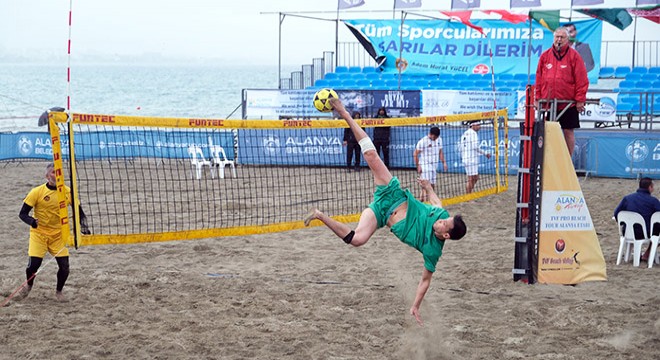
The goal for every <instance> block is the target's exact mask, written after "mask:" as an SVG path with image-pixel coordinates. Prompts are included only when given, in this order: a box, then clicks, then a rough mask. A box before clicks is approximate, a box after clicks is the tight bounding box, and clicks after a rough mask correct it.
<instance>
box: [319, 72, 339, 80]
mask: <svg viewBox="0 0 660 360" xmlns="http://www.w3.org/2000/svg"><path fill="white" fill-rule="evenodd" d="M323 78H324V79H326V80H331V79H339V75H337V73H327V74H325V76H323Z"/></svg>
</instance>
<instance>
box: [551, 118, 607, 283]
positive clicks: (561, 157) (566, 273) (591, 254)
mask: <svg viewBox="0 0 660 360" xmlns="http://www.w3.org/2000/svg"><path fill="white" fill-rule="evenodd" d="M543 142H544V150H543V167H544V171H543V181H542V189H543V191H542V196H541V219H540V221H541V227H540V235H539V245H538V281H539V282H540V283H553V284H577V283H580V282H583V281H598V280H607V276H606V271H605V259H604V258H603V253H602V251H601V249H600V243H599V242H598V237H597V235H596V230H595V229H594V226H593V222H592V220H591V215H590V214H589V208H588V207H587V202H586V200H585V199H584V195H583V194H582V189H581V188H580V184H579V182H578V180H577V176H576V175H575V170H574V169H573V164H572V163H571V159H570V157H569V155H568V150H567V149H566V143H565V141H564V136H563V133H562V130H561V129H560V127H559V124H558V123H551V122H547V123H545V138H544V140H543ZM546 167H547V169H546ZM545 170H551V171H545Z"/></svg>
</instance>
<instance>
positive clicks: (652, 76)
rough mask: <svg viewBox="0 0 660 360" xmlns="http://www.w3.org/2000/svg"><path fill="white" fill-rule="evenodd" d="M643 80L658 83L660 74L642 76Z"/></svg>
mask: <svg viewBox="0 0 660 360" xmlns="http://www.w3.org/2000/svg"><path fill="white" fill-rule="evenodd" d="M642 80H647V81H656V80H660V74H651V73H648V74H644V75H642Z"/></svg>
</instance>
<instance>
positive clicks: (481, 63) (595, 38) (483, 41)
mask: <svg viewBox="0 0 660 360" xmlns="http://www.w3.org/2000/svg"><path fill="white" fill-rule="evenodd" d="M471 21H472V23H473V24H474V25H476V26H480V27H483V29H484V32H485V34H486V36H487V37H484V36H483V35H482V34H481V33H479V32H478V31H477V30H474V29H472V28H469V27H467V26H465V25H463V24H462V23H460V22H451V21H448V20H406V21H405V22H404V24H403V26H402V25H401V21H400V20H368V19H364V20H346V21H345V23H346V24H347V25H348V26H349V27H350V28H353V29H354V30H355V31H354V34H358V36H363V37H365V40H366V42H367V43H370V44H371V45H372V46H373V49H374V51H375V53H376V57H384V59H385V62H384V63H383V64H382V65H381V66H382V68H383V71H384V72H392V73H394V72H398V71H399V70H398V69H397V66H396V65H397V63H398V64H399V68H401V70H402V71H403V72H404V73H408V74H439V73H442V74H458V73H464V74H473V73H476V74H486V73H490V67H491V66H490V58H489V54H490V48H489V47H492V53H493V66H494V68H495V73H496V74H505V73H511V74H522V73H525V74H526V73H527V70H528V60H527V57H528V51H531V57H532V59H531V60H532V61H531V64H532V68H531V72H532V73H535V72H536V64H537V63H538V59H539V57H540V56H541V53H542V52H543V51H544V50H546V49H548V48H550V46H551V45H552V41H553V34H552V32H551V31H550V30H548V29H546V28H545V27H543V26H541V25H540V24H538V23H537V22H532V27H531V31H530V26H529V23H528V22H525V23H520V24H512V23H509V22H507V21H503V20H471ZM574 23H575V24H576V29H577V30H578V34H579V35H578V39H579V41H580V42H583V43H586V44H589V45H590V46H591V53H592V55H593V58H594V59H595V63H596V65H597V66H596V67H595V68H594V69H593V70H592V71H590V72H589V75H590V81H592V82H595V81H597V78H598V71H599V70H600V66H599V64H598V62H599V60H600V44H601V38H602V22H601V21H600V20H597V19H590V20H585V21H579V22H574ZM530 38H531V41H530ZM489 39H490V40H489ZM489 42H490V45H489ZM530 49H531V50H530ZM400 57H401V59H400V60H399V58H400ZM592 75H593V76H592Z"/></svg>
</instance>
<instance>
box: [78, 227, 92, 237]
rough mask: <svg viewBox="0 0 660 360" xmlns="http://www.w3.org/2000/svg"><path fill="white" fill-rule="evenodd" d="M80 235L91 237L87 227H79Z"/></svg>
mask: <svg viewBox="0 0 660 360" xmlns="http://www.w3.org/2000/svg"><path fill="white" fill-rule="evenodd" d="M80 233H81V234H83V235H92V232H91V231H89V228H88V227H87V226H82V225H81V226H80Z"/></svg>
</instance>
